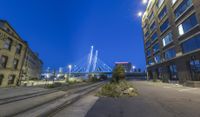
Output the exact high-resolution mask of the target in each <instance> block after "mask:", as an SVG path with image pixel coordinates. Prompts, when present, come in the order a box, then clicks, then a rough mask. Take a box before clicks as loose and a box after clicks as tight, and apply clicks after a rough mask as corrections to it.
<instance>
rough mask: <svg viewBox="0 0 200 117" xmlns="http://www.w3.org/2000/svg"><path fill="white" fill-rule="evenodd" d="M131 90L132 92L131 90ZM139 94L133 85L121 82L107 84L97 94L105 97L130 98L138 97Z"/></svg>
mask: <svg viewBox="0 0 200 117" xmlns="http://www.w3.org/2000/svg"><path fill="white" fill-rule="evenodd" d="M130 89H131V90H130ZM137 94H138V93H137V91H136V89H135V88H134V87H133V85H131V84H129V83H128V82H126V81H119V83H116V82H113V83H108V84H105V85H104V86H103V87H102V88H101V90H100V91H99V92H98V93H97V96H105V97H130V96H136V95H137Z"/></svg>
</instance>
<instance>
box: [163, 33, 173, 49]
mask: <svg viewBox="0 0 200 117" xmlns="http://www.w3.org/2000/svg"><path fill="white" fill-rule="evenodd" d="M172 41H173V38H172V33H171V32H170V33H168V34H167V35H166V36H165V37H164V38H163V39H162V43H163V47H165V46H166V45H168V44H170V43H171V42H172Z"/></svg>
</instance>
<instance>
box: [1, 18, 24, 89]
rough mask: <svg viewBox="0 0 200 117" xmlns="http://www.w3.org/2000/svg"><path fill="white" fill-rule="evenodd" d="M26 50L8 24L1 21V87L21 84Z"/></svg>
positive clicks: (22, 42)
mask: <svg viewBox="0 0 200 117" xmlns="http://www.w3.org/2000/svg"><path fill="white" fill-rule="evenodd" d="M26 48H27V44H26V42H25V41H23V40H22V39H21V38H20V37H19V35H18V34H17V33H16V32H15V31H14V29H13V28H12V27H11V26H10V25H9V24H8V22H6V21H3V20H0V87H7V86H16V84H18V83H19V80H20V74H21V69H22V66H23V61H24V57H25V53H26Z"/></svg>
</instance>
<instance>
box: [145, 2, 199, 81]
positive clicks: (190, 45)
mask: <svg viewBox="0 0 200 117" xmlns="http://www.w3.org/2000/svg"><path fill="white" fill-rule="evenodd" d="M199 6H200V0H149V3H148V6H147V8H146V12H145V13H144V15H143V18H142V28H143V33H144V47H145V55H146V64H147V71H148V76H149V78H151V79H152V78H158V79H161V80H163V81H165V82H169V81H175V82H179V83H187V82H193V81H194V82H196V81H197V82H198V81H200V7H199Z"/></svg>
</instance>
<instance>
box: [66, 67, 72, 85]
mask: <svg viewBox="0 0 200 117" xmlns="http://www.w3.org/2000/svg"><path fill="white" fill-rule="evenodd" d="M71 72H72V65H68V75H67V77H66V82H68V81H69V78H70V75H71Z"/></svg>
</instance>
